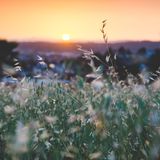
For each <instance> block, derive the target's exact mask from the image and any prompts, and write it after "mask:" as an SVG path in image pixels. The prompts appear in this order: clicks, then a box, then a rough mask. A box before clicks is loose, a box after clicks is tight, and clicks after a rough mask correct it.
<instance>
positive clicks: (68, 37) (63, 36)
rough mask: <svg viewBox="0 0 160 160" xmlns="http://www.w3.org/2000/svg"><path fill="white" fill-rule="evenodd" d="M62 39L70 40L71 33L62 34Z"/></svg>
mask: <svg viewBox="0 0 160 160" xmlns="http://www.w3.org/2000/svg"><path fill="white" fill-rule="evenodd" d="M62 39H63V40H64V41H69V40H70V39H71V37H70V35H69V34H63V35H62Z"/></svg>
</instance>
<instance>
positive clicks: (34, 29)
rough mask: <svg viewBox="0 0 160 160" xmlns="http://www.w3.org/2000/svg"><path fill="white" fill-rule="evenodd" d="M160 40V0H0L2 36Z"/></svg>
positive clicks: (79, 39) (18, 37)
mask: <svg viewBox="0 0 160 160" xmlns="http://www.w3.org/2000/svg"><path fill="white" fill-rule="evenodd" d="M106 18H107V19H108V22H107V24H108V25H107V32H108V37H109V40H110V41H112V40H160V0H0V37H2V38H7V39H9V40H49V41H52V40H53V41H55V40H61V37H62V35H63V34H65V33H68V34H70V35H71V38H72V40H77V41H97V40H98V41H99V40H102V38H101V37H102V35H101V33H100V27H101V21H102V20H104V19H106Z"/></svg>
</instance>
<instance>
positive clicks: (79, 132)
mask: <svg viewBox="0 0 160 160" xmlns="http://www.w3.org/2000/svg"><path fill="white" fill-rule="evenodd" d="M159 139H160V92H159V81H158V80H157V82H156V83H154V85H147V86H146V85H140V84H136V83H133V81H132V79H131V80H130V85H122V84H121V82H118V83H109V80H108V79H105V78H101V79H100V80H95V81H93V82H92V83H87V82H85V81H84V79H83V78H81V77H77V78H76V80H74V81H73V82H72V83H69V84H65V83H59V82H55V80H54V79H50V82H49V83H43V82H42V83H41V84H38V85H37V84H36V82H34V81H31V80H28V79H23V80H21V81H20V82H18V83H17V84H16V86H15V85H9V86H6V85H5V84H3V83H1V85H0V159H1V160H3V159H4V160H12V159H13V160H51V159H54V160H60V159H65V160H72V159H73V160H98V159H100V160H122V159H123V160H125V159H126V160H135V159H137V160H140V159H141V160H142V159H143V160H149V159H158V158H159V156H160V144H159Z"/></svg>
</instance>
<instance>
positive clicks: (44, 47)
mask: <svg viewBox="0 0 160 160" xmlns="http://www.w3.org/2000/svg"><path fill="white" fill-rule="evenodd" d="M108 45H109V46H110V47H112V48H113V49H119V48H120V47H121V46H123V47H125V48H127V49H130V50H131V51H132V52H133V53H135V52H137V50H138V49H139V48H142V47H145V48H147V49H155V48H160V42H152V41H126V42H115V43H109V44H108ZM78 46H81V47H82V48H83V49H88V50H90V49H92V50H93V51H94V52H101V53H104V52H105V51H106V45H105V44H104V43H55V42H54V43H51V42H20V43H19V46H18V48H17V50H18V51H20V52H21V53H37V52H41V53H43V52H44V53H46V52H53V53H58V54H60V53H63V52H66V53H74V54H75V53H77V54H78V53H79V54H80V51H78V50H77V49H78Z"/></svg>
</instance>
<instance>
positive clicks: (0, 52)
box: [0, 40, 18, 78]
mask: <svg viewBox="0 0 160 160" xmlns="http://www.w3.org/2000/svg"><path fill="white" fill-rule="evenodd" d="M17 45H18V44H17V43H16V42H8V41H6V40H0V78H1V77H2V76H3V69H2V64H3V63H6V64H9V65H12V66H13V65H14V58H16V57H17V55H18V53H17V52H15V51H13V49H15V48H16V47H17Z"/></svg>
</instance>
